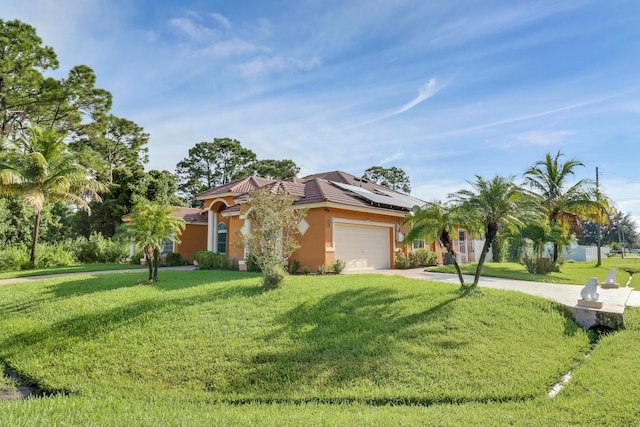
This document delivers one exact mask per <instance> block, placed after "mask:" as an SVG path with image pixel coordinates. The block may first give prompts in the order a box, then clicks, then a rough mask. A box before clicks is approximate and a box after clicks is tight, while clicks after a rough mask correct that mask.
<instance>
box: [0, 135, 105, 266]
mask: <svg viewBox="0 0 640 427" xmlns="http://www.w3.org/2000/svg"><path fill="white" fill-rule="evenodd" d="M64 139H65V136H64V135H62V134H59V133H57V132H56V131H55V130H54V129H51V128H49V129H42V128H40V127H37V126H34V127H31V128H30V129H29V132H28V133H27V134H25V135H23V136H22V137H20V139H18V140H16V141H11V142H9V143H6V144H3V152H2V154H0V194H2V195H7V196H20V197H21V198H22V204H23V206H26V207H32V208H33V210H34V226H33V233H32V243H31V256H30V258H29V260H30V263H31V265H33V264H34V262H35V257H36V245H37V243H38V233H39V229H40V216H41V214H42V210H43V209H44V207H45V205H46V204H47V203H48V202H63V203H68V204H73V205H75V206H77V207H79V208H80V209H84V210H86V211H87V212H89V213H91V209H90V208H89V204H88V202H89V201H91V200H97V201H101V199H100V196H99V195H98V193H99V192H102V191H106V190H107V189H106V187H105V186H104V185H103V184H101V183H99V182H97V181H95V180H94V179H92V178H91V172H90V171H89V170H88V169H87V168H85V167H84V166H81V165H80V164H79V163H78V159H77V156H75V155H74V154H73V153H72V152H71V151H70V150H69V147H68V146H67V145H66V144H65V142H64Z"/></svg>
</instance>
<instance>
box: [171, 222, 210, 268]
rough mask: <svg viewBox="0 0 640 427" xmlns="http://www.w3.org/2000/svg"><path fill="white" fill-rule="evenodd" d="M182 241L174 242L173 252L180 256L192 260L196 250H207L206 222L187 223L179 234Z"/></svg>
mask: <svg viewBox="0 0 640 427" xmlns="http://www.w3.org/2000/svg"><path fill="white" fill-rule="evenodd" d="M180 240H181V241H182V243H176V244H175V252H178V253H179V254H180V255H182V258H184V259H186V260H189V261H193V254H194V253H195V252H196V251H205V250H207V224H187V225H186V227H185V229H184V231H183V232H182V234H181V235H180Z"/></svg>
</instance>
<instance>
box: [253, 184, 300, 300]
mask: <svg viewBox="0 0 640 427" xmlns="http://www.w3.org/2000/svg"><path fill="white" fill-rule="evenodd" d="M294 201H295V198H294V197H293V196H291V195H289V194H277V195H274V194H272V193H271V192H270V191H269V188H261V189H258V190H255V191H253V192H251V193H250V194H249V200H248V202H247V203H248V204H249V205H250V206H251V208H250V209H249V211H248V212H247V218H249V219H250V220H251V232H250V233H249V234H248V235H245V234H242V233H240V236H241V237H242V240H243V243H244V245H246V246H247V247H248V248H249V253H250V254H251V256H252V258H253V259H254V261H255V262H256V264H257V265H258V266H259V267H260V270H262V273H263V274H264V278H263V287H264V288H265V289H267V290H268V289H273V288H277V287H279V286H282V284H283V281H284V278H285V272H284V269H283V268H282V265H283V263H284V262H285V261H286V260H288V259H289V257H290V256H291V255H292V254H293V252H294V251H295V250H296V249H298V248H299V247H300V245H299V244H298V240H297V234H298V233H299V232H298V223H299V222H300V220H301V219H302V218H304V216H305V215H306V214H307V210H306V209H295V208H294V207H293V202H294Z"/></svg>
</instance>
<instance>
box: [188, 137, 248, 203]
mask: <svg viewBox="0 0 640 427" xmlns="http://www.w3.org/2000/svg"><path fill="white" fill-rule="evenodd" d="M255 161H256V154H255V153H254V152H253V151H251V150H250V149H248V148H245V147H243V146H242V145H241V143H240V141H237V140H235V139H230V138H214V140H213V141H212V142H206V141H205V142H199V143H197V144H196V145H195V146H194V147H193V148H191V149H190V150H189V155H188V156H187V157H185V158H184V159H183V160H181V161H180V162H178V164H177V166H176V173H177V175H178V176H179V177H180V184H179V189H180V191H181V192H182V194H183V195H184V197H185V198H187V199H189V200H190V203H191V204H192V205H194V204H196V203H198V202H197V201H196V200H195V196H196V195H197V194H198V193H201V192H203V191H205V190H207V189H209V188H212V187H215V186H217V185H221V184H226V183H228V182H231V181H233V180H235V179H238V178H243V177H246V176H249V175H251V173H252V170H251V165H252V164H253V163H254V162H255Z"/></svg>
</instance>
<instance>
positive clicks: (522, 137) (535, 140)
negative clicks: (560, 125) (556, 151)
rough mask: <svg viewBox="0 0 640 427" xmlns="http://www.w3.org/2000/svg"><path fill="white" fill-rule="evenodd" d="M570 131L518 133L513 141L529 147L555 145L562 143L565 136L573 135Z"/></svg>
mask: <svg viewBox="0 0 640 427" xmlns="http://www.w3.org/2000/svg"><path fill="white" fill-rule="evenodd" d="M574 133H575V132H572V131H559V132H545V131H531V132H524V133H520V134H518V135H516V136H515V140H516V141H517V142H520V143H525V144H531V145H541V146H546V145H557V144H560V143H561V142H563V141H564V139H565V138H566V137H567V136H570V135H573V134H574Z"/></svg>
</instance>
